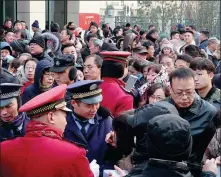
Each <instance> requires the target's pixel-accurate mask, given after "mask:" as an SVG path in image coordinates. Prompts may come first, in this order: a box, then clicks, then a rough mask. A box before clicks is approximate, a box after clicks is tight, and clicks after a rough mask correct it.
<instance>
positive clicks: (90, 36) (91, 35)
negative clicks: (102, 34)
mask: <svg viewBox="0 0 221 177" xmlns="http://www.w3.org/2000/svg"><path fill="white" fill-rule="evenodd" d="M93 37H96V38H98V36H97V34H92V33H90V34H88V35H87V42H89V41H90V39H91V38H93Z"/></svg>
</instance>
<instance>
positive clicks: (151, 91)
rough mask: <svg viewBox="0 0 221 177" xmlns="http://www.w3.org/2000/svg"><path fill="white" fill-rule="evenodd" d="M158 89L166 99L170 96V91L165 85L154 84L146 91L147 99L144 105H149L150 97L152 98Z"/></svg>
mask: <svg viewBox="0 0 221 177" xmlns="http://www.w3.org/2000/svg"><path fill="white" fill-rule="evenodd" d="M158 89H163V91H164V94H165V96H166V97H168V96H170V90H169V88H168V86H167V85H165V84H163V83H154V84H153V85H151V86H150V87H149V88H148V89H147V91H146V98H147V101H146V104H149V98H150V96H152V95H153V94H154V92H155V91H156V90H158Z"/></svg>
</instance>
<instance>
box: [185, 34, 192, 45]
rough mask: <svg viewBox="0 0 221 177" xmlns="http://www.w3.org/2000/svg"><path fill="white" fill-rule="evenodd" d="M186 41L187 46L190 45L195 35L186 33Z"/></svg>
mask: <svg viewBox="0 0 221 177" xmlns="http://www.w3.org/2000/svg"><path fill="white" fill-rule="evenodd" d="M184 41H185V42H186V43H187V44H190V43H191V42H192V41H193V34H192V33H184Z"/></svg>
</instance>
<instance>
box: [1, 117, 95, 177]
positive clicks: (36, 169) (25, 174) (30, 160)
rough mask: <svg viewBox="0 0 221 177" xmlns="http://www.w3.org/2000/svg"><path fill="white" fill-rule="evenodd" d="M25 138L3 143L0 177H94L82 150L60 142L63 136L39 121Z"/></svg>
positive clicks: (31, 124)
mask: <svg viewBox="0 0 221 177" xmlns="http://www.w3.org/2000/svg"><path fill="white" fill-rule="evenodd" d="M26 131H27V133H26V135H25V137H20V138H16V139H14V140H8V141H4V142H3V143H1V144H0V147H1V164H0V167H1V168H0V169H1V172H0V176H1V177H93V174H92V172H91V170H90V167H89V162H88V160H87V158H86V156H85V155H86V153H85V150H84V149H82V148H79V147H77V146H76V145H74V144H71V143H69V142H66V141H63V140H62V133H61V132H60V131H58V130H57V129H55V128H53V127H50V126H48V125H46V124H43V123H40V122H38V121H30V122H29V123H28V124H27V129H26Z"/></svg>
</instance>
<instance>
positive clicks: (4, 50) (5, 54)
mask: <svg viewBox="0 0 221 177" xmlns="http://www.w3.org/2000/svg"><path fill="white" fill-rule="evenodd" d="M8 55H10V52H9V51H8V50H7V49H2V50H1V59H3V60H4V59H5V57H7V56H8Z"/></svg>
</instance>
